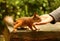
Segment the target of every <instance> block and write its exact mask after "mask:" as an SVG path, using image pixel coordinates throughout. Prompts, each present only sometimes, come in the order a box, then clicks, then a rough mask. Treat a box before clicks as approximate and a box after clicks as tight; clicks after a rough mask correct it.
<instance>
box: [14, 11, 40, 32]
mask: <svg viewBox="0 0 60 41" xmlns="http://www.w3.org/2000/svg"><path fill="white" fill-rule="evenodd" d="M40 21H41V19H40V16H39V15H38V14H37V13H36V12H35V13H34V15H33V16H32V17H21V18H19V19H17V20H16V22H15V23H14V30H13V31H17V28H18V27H25V26H28V27H29V28H30V29H31V30H33V28H32V26H33V27H34V28H35V30H37V28H36V27H35V25H33V23H34V22H40Z"/></svg>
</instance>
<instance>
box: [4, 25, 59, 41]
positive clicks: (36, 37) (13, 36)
mask: <svg viewBox="0 0 60 41" xmlns="http://www.w3.org/2000/svg"><path fill="white" fill-rule="evenodd" d="M40 27H41V26H40ZM44 27H45V28H44ZM47 27H48V28H47ZM49 27H51V28H49ZM54 27H55V28H56V29H55V28H54ZM52 28H54V29H52ZM59 29H60V24H58V25H54V26H52V25H50V26H49V25H48V26H42V28H41V30H39V31H29V30H19V31H17V32H16V33H14V32H11V33H10V32H9V31H8V29H7V28H5V32H4V36H5V39H6V41H60V30H59Z"/></svg>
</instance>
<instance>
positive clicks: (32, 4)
mask: <svg viewBox="0 0 60 41" xmlns="http://www.w3.org/2000/svg"><path fill="white" fill-rule="evenodd" d="M59 6H60V0H0V14H1V15H3V16H6V15H13V16H14V17H15V19H17V18H20V17H24V16H32V15H33V14H34V12H37V13H38V14H39V15H42V14H48V13H50V12H52V11H53V10H54V9H56V8H58V7H59Z"/></svg>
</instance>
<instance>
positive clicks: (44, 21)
mask: <svg viewBox="0 0 60 41" xmlns="http://www.w3.org/2000/svg"><path fill="white" fill-rule="evenodd" d="M40 18H41V22H35V23H34V24H33V25H43V24H47V23H50V22H51V21H53V18H52V17H51V16H50V15H49V14H44V15H41V16H40Z"/></svg>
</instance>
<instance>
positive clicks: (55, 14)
mask: <svg viewBox="0 0 60 41" xmlns="http://www.w3.org/2000/svg"><path fill="white" fill-rule="evenodd" d="M49 15H50V16H51V17H52V18H53V21H52V22H51V23H53V24H54V23H55V22H60V7H59V8H57V9H56V10H54V11H52V12H51V13H49Z"/></svg>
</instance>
